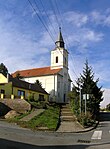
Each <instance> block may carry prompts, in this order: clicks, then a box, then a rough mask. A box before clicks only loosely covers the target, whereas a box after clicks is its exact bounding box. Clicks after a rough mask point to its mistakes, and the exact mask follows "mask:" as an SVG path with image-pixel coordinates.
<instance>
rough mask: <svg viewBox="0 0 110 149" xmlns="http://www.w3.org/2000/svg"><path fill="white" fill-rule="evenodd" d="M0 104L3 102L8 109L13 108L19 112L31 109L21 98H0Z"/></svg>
mask: <svg viewBox="0 0 110 149" xmlns="http://www.w3.org/2000/svg"><path fill="white" fill-rule="evenodd" d="M1 104H4V105H5V106H7V107H8V108H9V109H12V110H15V111H16V112H19V113H25V112H26V111H29V110H31V105H30V104H29V103H28V102H27V101H25V100H23V99H0V105H1ZM2 109H3V108H2ZM0 110H1V108H0Z"/></svg>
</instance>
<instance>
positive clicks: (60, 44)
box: [55, 27, 65, 48]
mask: <svg viewBox="0 0 110 149" xmlns="http://www.w3.org/2000/svg"><path fill="white" fill-rule="evenodd" d="M55 44H56V47H60V48H64V44H65V43H64V40H63V36H62V33H61V27H60V28H59V35H58V39H57V41H56V42H55Z"/></svg>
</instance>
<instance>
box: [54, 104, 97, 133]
mask: <svg viewBox="0 0 110 149" xmlns="http://www.w3.org/2000/svg"><path fill="white" fill-rule="evenodd" d="M60 120H61V123H60V126H59V128H58V130H57V131H56V132H60V133H65V132H68V133H78V132H87V131H90V130H92V129H94V128H95V127H96V126H97V124H98V123H96V125H94V126H92V127H89V128H84V127H83V126H82V125H81V124H80V123H79V122H78V121H77V119H76V117H75V115H74V114H73V113H72V111H71V109H70V107H69V105H66V106H63V107H62V108H61V116H60Z"/></svg>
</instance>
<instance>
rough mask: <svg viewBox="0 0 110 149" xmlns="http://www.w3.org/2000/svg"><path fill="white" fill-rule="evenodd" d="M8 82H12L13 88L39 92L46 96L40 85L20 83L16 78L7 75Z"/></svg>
mask: <svg viewBox="0 0 110 149" xmlns="http://www.w3.org/2000/svg"><path fill="white" fill-rule="evenodd" d="M9 82H12V84H13V86H14V87H18V88H22V89H27V90H30V91H35V92H40V93H43V94H48V93H47V92H46V91H45V90H44V89H43V88H42V87H41V86H40V85H38V84H33V83H28V82H25V81H22V80H20V79H18V78H13V77H12V76H11V75H9Z"/></svg>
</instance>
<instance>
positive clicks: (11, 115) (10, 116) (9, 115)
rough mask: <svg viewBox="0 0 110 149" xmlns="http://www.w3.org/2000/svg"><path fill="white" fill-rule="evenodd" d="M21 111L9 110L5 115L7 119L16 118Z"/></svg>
mask: <svg viewBox="0 0 110 149" xmlns="http://www.w3.org/2000/svg"><path fill="white" fill-rule="evenodd" d="M18 115H19V113H17V112H16V111H14V110H11V111H9V112H8V113H7V114H6V115H5V116H4V117H5V119H9V118H14V117H15V116H18Z"/></svg>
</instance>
